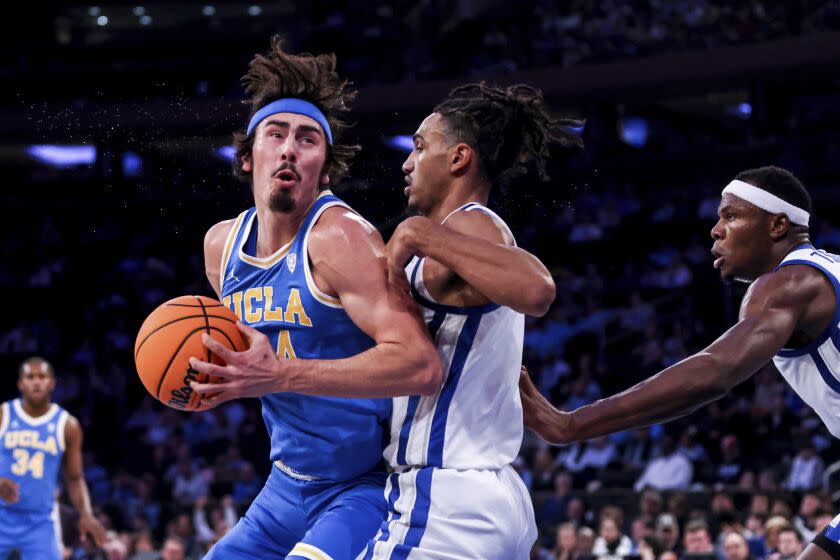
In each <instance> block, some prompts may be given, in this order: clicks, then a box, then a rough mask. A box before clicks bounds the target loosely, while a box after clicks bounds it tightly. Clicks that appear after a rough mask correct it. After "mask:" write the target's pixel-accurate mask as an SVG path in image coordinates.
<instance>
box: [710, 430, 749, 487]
mask: <svg viewBox="0 0 840 560" xmlns="http://www.w3.org/2000/svg"><path fill="white" fill-rule="evenodd" d="M720 451H721V460H720V463H719V465H718V468H717V473H716V480H717V482H721V483H723V484H730V485H735V484H737V483H738V480H739V479H740V478H741V475H742V474H743V473H744V471H746V470H748V469H747V466H746V461H745V460H744V458H743V457H742V455H741V446H740V444H739V443H738V437H737V436H735V435H734V434H728V435H726V436H724V437H723V439H721V441H720Z"/></svg>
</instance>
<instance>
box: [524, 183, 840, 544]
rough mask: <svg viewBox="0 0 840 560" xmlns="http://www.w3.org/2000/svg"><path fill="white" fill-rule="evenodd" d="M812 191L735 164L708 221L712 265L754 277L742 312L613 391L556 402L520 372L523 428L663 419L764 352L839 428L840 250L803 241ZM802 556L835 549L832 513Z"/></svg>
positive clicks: (613, 426)
mask: <svg viewBox="0 0 840 560" xmlns="http://www.w3.org/2000/svg"><path fill="white" fill-rule="evenodd" d="M810 213H811V197H810V195H809V194H808V192H807V191H806V190H805V188H804V187H803V186H802V185H801V183H800V182H799V181H798V180H797V179H796V178H795V177H794V176H793V175H792V174H791V173H790V172H788V171H786V170H784V169H780V168H778V167H762V168H759V169H751V170H748V171H744V172H742V173H740V174H739V175H738V176H737V177H736V178H735V180H734V181H732V182H731V183H729V185H727V186H726V188H724V189H723V193H722V196H721V201H720V206H719V208H718V214H719V216H720V219H719V221H718V223H717V224H716V225H715V227H714V228H712V237H713V238H714V244H713V246H712V254H713V255H714V257H715V260H714V266H715V267H716V268H719V269H720V273H721V276H722V277H723V278H724V279H736V280H744V281H747V282H752V285H751V286H750V288H749V290H748V291H747V293H746V295H745V296H744V300H743V302H742V303H741V312H740V320H739V321H738V323H737V324H736V325H735V326H733V327H732V328H731V329H729V330H728V331H727V332H725V333H724V334H723V335H722V336H721V337H720V338H718V339H717V340H716V341H715V342H713V343H712V344H711V345H710V346H709V347H708V348H706V349H704V350H703V351H701V352H699V353H697V354H695V355H694V356H690V357H689V358H686V359H685V360H683V361H681V362H680V363H678V364H676V365H674V366H671V367H670V368H668V369H666V370H664V371H662V372H660V373H659V374H657V375H655V376H653V377H651V378H650V379H647V380H646V381H643V382H642V383H639V384H638V385H636V386H634V387H631V388H629V389H627V390H626V391H624V392H623V393H620V394H618V395H615V396H613V397H609V398H607V399H603V400H601V401H598V402H596V403H593V404H591V405H588V406H584V407H581V408H579V409H577V410H575V411H572V412H560V411H558V410H556V409H554V408H553V407H552V406H551V405H550V404H549V403H548V402H547V401H546V400H545V399H543V398H542V396H541V395H540V393H539V391H537V389H536V388H535V387H534V386H533V384H531V382H530V379H529V378H528V377H527V372H524V371H523V376H522V380H521V384H522V389H523V403H524V405H525V411H526V414H525V417H526V421H527V424H528V427H530V428H532V429H534V430H535V431H536V432H537V433H538V434H540V435H541V436H542V437H543V438H544V439H546V440H547V441H549V442H551V443H555V444H556V443H568V442H572V441H578V440H587V439H590V438H593V437H596V436H599V435H603V434H608V433H612V432H617V431H621V430H626V429H628V428H634V427H639V426H647V425H650V424H654V423H658V422H663V421H666V420H670V419H673V418H677V417H679V416H683V415H685V414H688V413H690V412H692V411H694V410H696V409H697V408H699V407H700V406H702V405H704V404H706V403H709V402H711V401H713V400H716V399H719V398H720V397H722V396H723V395H725V394H726V393H727V392H728V391H729V390H730V389H732V388H733V387H734V386H735V385H737V384H739V383H741V382H742V381H744V380H746V379H747V378H749V377H750V376H752V375H753V374H754V373H755V372H756V371H758V370H759V369H760V368H761V367H762V366H764V365H765V364H766V363H767V362H769V361H770V360H772V361H773V363H774V364H775V366H776V368H777V369H778V370H779V372H780V373H781V374H782V376H784V378H785V379H786V380H787V382H788V383H789V384H790V386H791V387H792V388H793V389H794V390H795V391H796V393H797V394H798V395H799V396H800V397H802V399H803V400H804V401H805V402H806V403H807V404H808V405H809V406H811V408H813V409H814V411H815V412H816V413H817V414H818V415H819V417H820V418H821V419H822V421H823V422H824V423H825V425H826V427H827V428H828V430H829V431H830V432H831V433H832V434H833V435H834V436H835V437H840V257H838V256H837V255H832V254H829V253H826V252H825V251H821V250H819V249H817V248H815V247H814V246H813V245H811V242H810V239H809V235H808V221H809V217H810ZM801 557H802V558H810V559H827V558H840V515H838V516H837V517H836V518H835V519H834V521H832V522H831V524H829V525H828V526H827V527H826V528H825V530H824V531H823V532H822V533H821V534H820V535H818V536H817V537H816V538H815V539H814V541H813V543H812V544H811V545H810V546H809V547H808V548H807V549H806V550H805V552H804V553H803V554H802V556H801Z"/></svg>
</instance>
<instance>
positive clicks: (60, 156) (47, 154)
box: [26, 144, 96, 168]
mask: <svg viewBox="0 0 840 560" xmlns="http://www.w3.org/2000/svg"><path fill="white" fill-rule="evenodd" d="M26 152H27V153H28V154H29V155H30V156H32V157H33V158H35V159H36V160H38V161H40V162H42V163H46V164H47V165H51V166H53V167H61V168H65V167H73V166H75V165H92V164H93V163H95V162H96V147H95V146H58V145H55V144H34V145H32V146H29V147H28V148H27V149H26Z"/></svg>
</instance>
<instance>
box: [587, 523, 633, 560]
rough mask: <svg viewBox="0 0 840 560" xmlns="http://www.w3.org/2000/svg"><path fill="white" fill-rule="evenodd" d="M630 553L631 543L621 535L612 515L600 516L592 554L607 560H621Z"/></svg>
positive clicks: (631, 549) (626, 537)
mask: <svg viewBox="0 0 840 560" xmlns="http://www.w3.org/2000/svg"><path fill="white" fill-rule="evenodd" d="M632 551H633V542H632V541H631V540H630V537H628V536H627V535H625V534H622V532H621V528H620V527H619V522H618V520H617V519H616V518H615V517H614V516H612V515H602V516H601V525H600V528H599V529H598V538H596V539H595V544H594V545H593V547H592V554H594V555H595V556H597V557H598V558H603V559H607V560H621V558H623V557H624V556H626V555H628V554H630V553H631V552H632Z"/></svg>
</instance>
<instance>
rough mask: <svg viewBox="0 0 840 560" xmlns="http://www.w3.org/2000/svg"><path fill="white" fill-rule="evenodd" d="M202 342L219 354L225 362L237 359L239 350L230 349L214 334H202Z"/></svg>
mask: <svg viewBox="0 0 840 560" xmlns="http://www.w3.org/2000/svg"><path fill="white" fill-rule="evenodd" d="M201 342H202V343H203V344H204V346H206V347H207V349H208V350H210V351H211V352H213V353H214V354H216V355H217V356H219V357H220V358H221V359H222V360H224V361H225V363H228V364H229V363H231V362H235V361H236V358H237V356H236V354H237V352H234V351H232V350H230V349H229V348H227V347H226V346H225V345H224V344H222V343H221V342H219V341H218V340H216V339H215V338H213V337H212V336H210V335H208V334H202V335H201Z"/></svg>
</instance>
